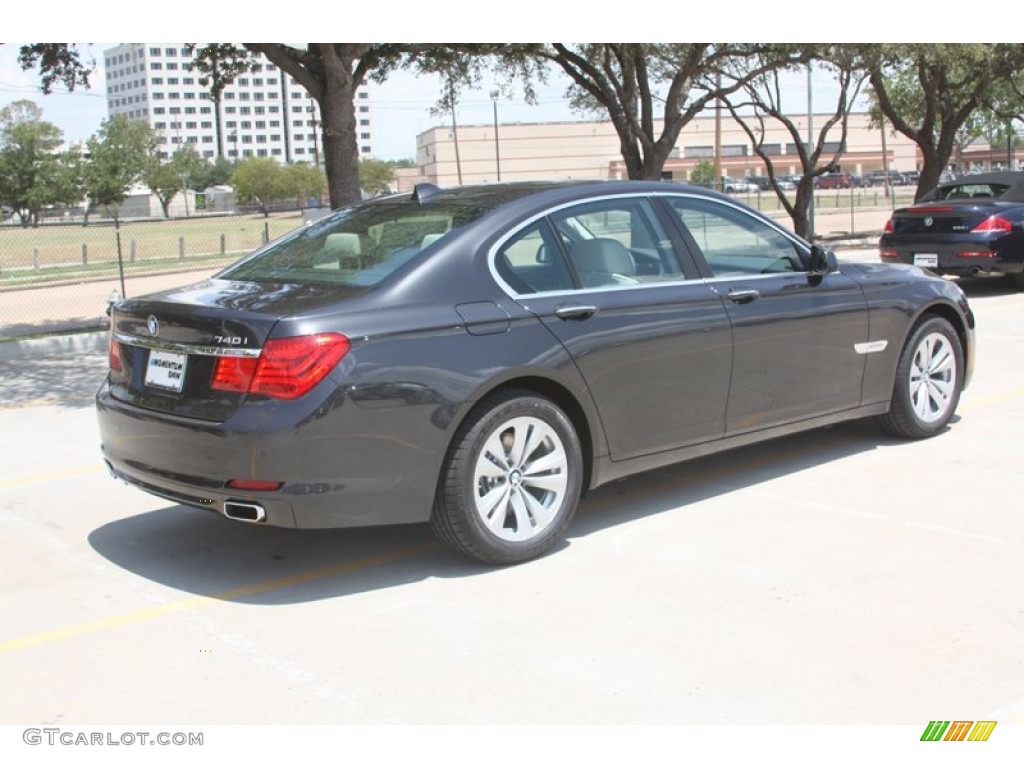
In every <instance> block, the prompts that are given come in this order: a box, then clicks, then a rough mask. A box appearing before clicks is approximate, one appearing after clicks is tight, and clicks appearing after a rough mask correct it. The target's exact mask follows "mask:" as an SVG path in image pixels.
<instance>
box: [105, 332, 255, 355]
mask: <svg viewBox="0 0 1024 768" xmlns="http://www.w3.org/2000/svg"><path fill="white" fill-rule="evenodd" d="M114 339H116V340H117V341H119V342H121V343H122V344H129V345H131V346H133V347H145V348H146V349H159V350H164V351H166V352H184V353H185V354H188V355H203V356H205V357H259V356H260V354H261V353H262V352H263V350H262V349H249V348H243V347H209V346H198V345H192V344H179V343H178V342H174V341H164V340H162V339H152V338H148V337H146V336H135V335H134V334H130V333H120V332H118V333H114Z"/></svg>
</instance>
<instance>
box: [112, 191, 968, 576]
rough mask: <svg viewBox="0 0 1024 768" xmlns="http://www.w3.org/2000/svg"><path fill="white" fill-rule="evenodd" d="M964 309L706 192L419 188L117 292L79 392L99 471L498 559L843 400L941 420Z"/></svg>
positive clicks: (183, 499) (292, 523) (258, 515)
mask: <svg viewBox="0 0 1024 768" xmlns="http://www.w3.org/2000/svg"><path fill="white" fill-rule="evenodd" d="M973 328H974V319H973V316H972V314H971V310H970V308H969V307H968V304H967V300H966V299H965V297H964V295H963V293H962V292H961V290H960V288H959V287H957V286H956V285H955V284H953V283H951V282H948V281H945V280H942V279H939V278H936V277H934V276H933V275H931V274H929V273H927V272H924V271H922V270H921V269H918V268H917V267H914V266H907V265H883V264H839V263H838V262H837V260H836V257H835V256H834V254H832V253H831V252H829V251H827V250H824V249H822V248H820V247H817V246H812V245H809V244H807V243H805V242H803V241H802V240H800V239H799V238H797V237H795V236H794V235H793V234H791V233H790V232H788V231H786V230H785V229H784V228H782V227H780V226H779V225H778V224H776V223H775V222H773V221H771V220H770V219H768V218H765V217H763V216H761V215H760V214H758V213H757V212H755V211H752V210H750V209H749V208H747V207H745V206H744V205H742V204H741V203H739V202H737V201H736V200H734V199H731V198H729V197H727V196H725V195H720V194H717V193H714V192H710V191H707V190H704V189H699V188H695V187H688V186H682V185H675V184H666V183H660V182H650V183H647V182H597V183H559V184H553V183H522V184H507V185H501V184H499V185H488V186H479V187H463V188H457V189H450V190H441V189H439V188H437V187H434V186H431V185H420V186H418V187H417V188H416V190H415V192H413V193H411V194H403V195H396V196H391V197H385V198H378V199H375V200H370V201H365V202H361V203H358V204H356V205H353V206H351V207H349V208H345V209H343V210H340V211H337V212H335V213H334V214H332V215H330V216H328V217H327V218H325V219H322V220H320V221H317V222H315V223H312V224H309V225H307V226H304V227H302V228H300V229H297V230H296V231H294V232H292V233H290V234H288V235H286V236H285V237H283V238H281V239H279V240H277V241H275V242H272V243H270V244H268V245H266V246H265V247H263V248H261V249H260V250H258V251H256V252H255V253H253V254H251V255H250V256H248V257H247V258H244V259H243V260H241V261H240V262H238V263H237V264H235V265H233V266H231V267H229V268H227V269H225V270H224V271H222V272H220V273H219V274H217V275H215V276H213V277H212V278H210V279H208V280H204V281H202V282H199V283H195V284H193V285H187V286H185V287H182V288H178V289H175V290H168V291H164V292H161V293H155V294H152V295H149V296H143V297H140V298H133V299H125V300H122V301H120V302H118V303H117V304H116V305H115V306H114V307H113V310H112V314H111V334H110V371H109V375H108V377H107V379H106V381H105V383H104V384H103V386H102V388H101V390H100V391H99V393H98V395H97V407H98V415H99V423H100V429H101V434H102V443H103V445H102V450H103V454H104V456H105V458H106V462H107V464H108V465H109V467H110V470H111V472H112V473H113V474H114V475H115V476H116V477H118V478H120V479H122V480H124V481H126V482H128V483H130V484H132V485H134V486H136V487H138V488H141V489H143V490H145V491H148V492H150V493H153V494H156V495H158V496H161V497H164V498H166V499H170V500H172V501H174V502H177V503H180V504H187V505H192V506H196V507H204V508H207V509H210V510H213V511H216V512H217V513H219V514H221V515H224V516H225V517H227V518H231V519H233V520H240V521H245V522H248V523H252V524H264V525H273V526H285V527H305V528H326V527H347V526H367V525H381V524H396V523H422V522H426V521H429V522H430V524H431V525H432V527H433V528H434V530H435V531H436V533H437V534H438V536H439V537H440V538H441V539H442V540H443V541H444V542H446V543H447V544H448V545H450V546H451V547H453V548H454V549H456V550H459V551H461V552H463V553H466V554H468V555H470V556H472V557H475V558H478V559H480V560H483V561H486V562H489V563H512V562H518V561H523V560H526V559H529V558H532V557H536V556H538V555H540V554H541V553H543V552H545V551H546V550H548V549H549V548H550V547H552V546H553V544H554V543H555V542H556V541H558V539H559V538H560V537H561V536H563V534H564V533H565V531H566V529H567V528H568V526H569V524H570V521H571V519H572V516H573V513H574V511H575V509H576V506H577V503H578V501H579V498H580V496H581V494H583V493H585V492H586V491H587V490H588V489H591V488H594V487H596V486H599V485H601V484H603V483H607V482H609V481H611V480H615V479H617V478H621V477H623V476H626V475H629V474H632V473H636V472H642V471H644V470H648V469H651V468H654V467H659V466H663V465H666V464H670V463H674V462H679V461H682V460H685V459H689V458H692V457H696V456H702V455H706V454H708V453H711V452H714V451H720V450H724V449H728V448H732V447H735V446H741V445H746V444H748V443H753V442H756V441H760V440H766V439H770V438H774V437H778V436H780V435H786V434H790V433H793V432H797V431H800V430H807V429H813V428H816V427H821V426H823V425H827V424H833V423H836V422H840V421H845V420H849V419H860V418H864V417H878V420H879V422H880V424H881V426H882V427H884V428H886V429H888V430H889V431H891V432H894V433H896V434H898V435H902V436H905V437H908V438H923V437H928V436H930V435H934V434H936V433H937V432H939V431H940V430H943V429H944V428H946V425H947V423H948V422H949V420H950V418H951V416H952V415H953V412H954V410H955V409H956V406H957V402H958V399H959V397H960V392H961V390H962V389H963V388H964V387H965V386H966V384H967V382H968V380H969V379H970V375H971V368H972V357H973V352H974V337H973V334H974V331H973Z"/></svg>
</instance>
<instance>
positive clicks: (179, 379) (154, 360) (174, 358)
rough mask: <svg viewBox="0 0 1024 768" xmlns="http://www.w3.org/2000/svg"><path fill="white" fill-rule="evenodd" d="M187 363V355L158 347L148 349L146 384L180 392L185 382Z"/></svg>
mask: <svg viewBox="0 0 1024 768" xmlns="http://www.w3.org/2000/svg"><path fill="white" fill-rule="evenodd" d="M187 363H188V355H182V354H180V353H178V352H165V351H163V350H160V349H153V350H150V352H149V362H148V363H147V364H146V386H148V387H156V388H157V389H164V390H167V391H168V392H181V388H182V386H184V384H185V366H186V364H187Z"/></svg>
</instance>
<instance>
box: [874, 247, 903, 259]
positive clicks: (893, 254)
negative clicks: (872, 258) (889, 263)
mask: <svg viewBox="0 0 1024 768" xmlns="http://www.w3.org/2000/svg"><path fill="white" fill-rule="evenodd" d="M878 256H879V258H882V259H896V258H899V253H898V252H897V251H890V250H887V249H884V248H883V249H881V250H879V251H878Z"/></svg>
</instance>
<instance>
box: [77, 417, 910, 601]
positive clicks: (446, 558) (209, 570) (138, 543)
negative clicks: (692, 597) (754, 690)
mask: <svg viewBox="0 0 1024 768" xmlns="http://www.w3.org/2000/svg"><path fill="white" fill-rule="evenodd" d="M900 445H906V446H910V445H912V443H909V442H906V441H902V440H898V439H895V438H890V437H888V436H886V435H884V434H883V433H882V432H881V431H880V430H879V429H878V428H876V427H875V426H874V424H872V423H871V422H860V423H853V424H845V425H840V426H837V427H833V428H830V429H820V430H816V431H813V432H809V433H806V434H803V435H796V436H793V437H787V438H781V439H778V440H774V441H771V442H768V443H763V444H760V445H757V446H752V447H748V448H742V449H739V450H733V451H729V452H725V453H721V454H717V455H715V456H711V457H706V458H702V459H697V460H694V461H690V462H686V463H682V464H678V465H673V466H671V467H668V468H665V469H661V470H655V471H651V472H646V473H643V474H641V475H637V476H634V477H632V478H627V479H625V480H622V481H619V482H615V483H611V484H609V485H607V486H603V487H602V488H599V489H597V490H596V491H594V492H592V493H591V494H590V495H589V496H588V497H587V498H586V499H585V500H584V501H583V502H582V504H581V506H580V509H579V511H578V513H577V515H576V518H575V519H574V521H573V524H572V526H571V527H570V529H569V534H568V538H567V540H566V541H564V542H562V543H560V544H559V546H558V547H556V548H555V550H554V551H553V552H552V553H551V554H549V555H548V556H547V557H555V558H557V557H559V553H560V551H562V550H565V549H566V548H571V547H573V546H577V542H579V545H582V543H583V542H584V541H585V540H586V538H587V537H588V536H589V535H592V534H596V533H598V532H601V531H605V530H608V529H611V528H615V527H618V526H624V525H628V524H629V523H630V522H632V521H635V520H638V519H641V518H645V517H648V516H651V515H658V514H663V513H667V512H671V513H672V514H675V515H684V516H686V515H698V516H700V517H701V519H703V518H706V516H707V514H708V512H707V509H706V508H702V506H701V504H700V502H702V501H706V500H710V499H714V498H716V497H719V496H724V495H726V494H729V493H731V492H734V491H737V490H741V489H745V488H748V487H750V486H754V485H757V484H760V483H763V482H766V481H769V480H773V479H777V478H783V477H786V476H789V475H792V474H794V473H799V472H803V471H808V470H815V469H817V468H819V467H822V466H827V465H828V464H829V463H831V462H834V461H838V460H841V459H843V458H844V457H847V456H852V455H856V454H861V453H866V452H870V451H873V450H875V449H876V448H878V447H880V446H900ZM719 509H720V508H719ZM749 513H750V515H751V522H752V524H753V523H755V522H756V520H757V517H756V516H757V510H756V509H751V510H750V512H749ZM712 514H714V513H712ZM683 528H684V529H685V528H686V524H685V523H683ZM695 535H696V534H695ZM89 543H90V544H91V546H92V547H93V549H94V550H95V551H96V552H97V553H98V554H100V555H101V556H102V557H104V558H106V559H107V560H108V561H110V562H111V563H113V564H115V565H116V566H118V567H120V568H123V569H125V570H127V571H130V572H132V573H135V574H137V575H138V576H141V577H142V578H144V579H148V580H150V581H153V582H157V583H160V584H164V585H166V586H168V587H172V588H174V589H178V590H182V591H183V592H187V593H191V594H194V595H202V596H206V597H209V598H211V599H214V600H224V601H231V602H239V603H246V604H255V605H283V604H295V603H304V602H310V601H316V600H325V599H331V598H337V597H343V596H346V595H352V594H360V593H364V592H369V591H373V590H378V589H387V588H390V587H394V586H399V585H402V584H407V583H414V582H419V581H423V580H425V579H430V578H465V577H468V576H474V575H478V574H485V573H488V572H492V571H494V570H495V567H493V566H487V565H484V564H481V563H477V562H474V561H472V560H469V559H467V558H465V557H462V556H461V555H458V554H455V553H453V552H449V551H448V550H447V549H445V548H444V547H442V546H441V545H440V544H438V543H437V542H436V541H435V539H434V537H433V534H432V533H431V530H430V528H429V526H427V525H400V526H387V527H378V528H364V529H346V530H291V529H281V528H265V527H260V526H254V525H249V524H243V523H238V522H233V521H230V520H226V519H224V518H222V517H220V516H219V515H218V514H215V513H212V512H209V511H203V510H199V509H192V508H190V507H184V506H180V505H171V506H167V507H164V508H162V509H158V510H155V511H152V512H147V513H144V514H140V515H136V516H133V517H129V518H125V519H121V520H116V521H113V522H111V523H108V524H106V525H103V526H101V527H99V528H97V529H96V530H94V531H93V532H92V533H91V534H90V535H89ZM540 562H543V561H540ZM532 567H534V564H531V563H527V564H524V565H520V566H512V567H511V568H523V569H524V572H525V569H530V568H532Z"/></svg>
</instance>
